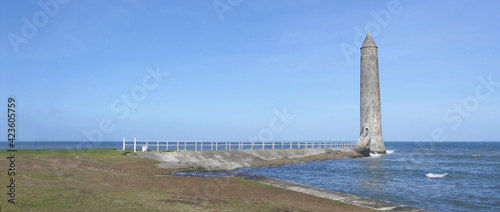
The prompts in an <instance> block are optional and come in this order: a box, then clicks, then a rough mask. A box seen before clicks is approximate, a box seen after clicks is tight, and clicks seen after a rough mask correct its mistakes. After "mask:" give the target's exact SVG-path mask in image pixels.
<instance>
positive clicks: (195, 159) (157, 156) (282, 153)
mask: <svg viewBox="0 0 500 212" xmlns="http://www.w3.org/2000/svg"><path fill="white" fill-rule="evenodd" d="M131 154H132V155H135V156H139V157H143V158H149V159H154V160H157V161H159V162H160V164H159V165H158V166H159V167H161V168H193V169H203V170H207V171H222V170H233V169H237V168H243V167H261V166H279V165H283V164H298V163H303V162H306V161H323V160H327V159H343V158H359V157H365V156H367V155H368V154H369V150H366V149H361V148H353V147H346V148H316V149H252V150H224V151H174V152H135V153H131Z"/></svg>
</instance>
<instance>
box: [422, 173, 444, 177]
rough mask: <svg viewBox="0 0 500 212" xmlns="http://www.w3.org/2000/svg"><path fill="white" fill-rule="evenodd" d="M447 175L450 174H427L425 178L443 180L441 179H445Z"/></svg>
mask: <svg viewBox="0 0 500 212" xmlns="http://www.w3.org/2000/svg"><path fill="white" fill-rule="evenodd" d="M446 175H448V173H444V174H434V173H427V174H426V175H425V176H426V177H428V178H441V177H445V176H446Z"/></svg>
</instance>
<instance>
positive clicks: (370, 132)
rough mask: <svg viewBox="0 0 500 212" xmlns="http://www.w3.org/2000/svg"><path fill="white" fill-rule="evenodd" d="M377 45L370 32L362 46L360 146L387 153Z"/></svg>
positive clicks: (371, 150)
mask: <svg viewBox="0 0 500 212" xmlns="http://www.w3.org/2000/svg"><path fill="white" fill-rule="evenodd" d="M377 48H378V47H377V45H376V44H375V42H374V41H373V38H372V36H371V35H370V33H368V35H366V38H365V41H364V42H363V45H362V46H361V99H360V100H361V101H360V108H361V109H360V118H361V123H360V124H361V130H360V136H359V140H358V146H362V147H370V152H372V153H378V154H385V144H384V140H383V139H382V119H381V110H380V84H379V77H378V52H377Z"/></svg>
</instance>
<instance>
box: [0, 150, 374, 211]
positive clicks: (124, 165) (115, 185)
mask: <svg viewBox="0 0 500 212" xmlns="http://www.w3.org/2000/svg"><path fill="white" fill-rule="evenodd" d="M8 156H9V153H8V152H6V151H5V150H1V151H0V170H1V169H3V170H4V171H3V172H0V196H1V197H0V206H1V211H371V210H369V209H366V208H362V207H358V206H353V205H348V204H344V203H340V202H336V201H332V200H327V199H323V198H318V197H314V196H310V195H306V194H302V193H298V192H294V191H289V190H285V189H281V188H276V187H273V186H268V185H265V184H261V183H257V182H254V181H248V180H244V179H241V178H237V177H223V178H205V177H183V176H156V175H158V174H164V173H170V172H173V171H175V170H169V169H160V168H156V166H155V164H156V163H157V162H156V161H152V160H147V159H142V158H137V157H132V156H125V155H124V154H123V152H122V151H118V150H114V149H90V150H88V149H87V150H18V152H17V153H16V162H15V163H16V176H15V178H16V187H15V188H16V199H15V204H11V203H9V202H8V199H9V195H7V193H8V189H9V188H7V186H8V185H9V184H10V182H9V180H10V176H8V174H7V173H8V169H9V165H10V161H9V160H8V159H7V157H8Z"/></svg>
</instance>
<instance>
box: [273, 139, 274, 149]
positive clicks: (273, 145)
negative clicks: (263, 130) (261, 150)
mask: <svg viewBox="0 0 500 212" xmlns="http://www.w3.org/2000/svg"><path fill="white" fill-rule="evenodd" d="M273 149H274V141H273Z"/></svg>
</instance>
